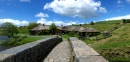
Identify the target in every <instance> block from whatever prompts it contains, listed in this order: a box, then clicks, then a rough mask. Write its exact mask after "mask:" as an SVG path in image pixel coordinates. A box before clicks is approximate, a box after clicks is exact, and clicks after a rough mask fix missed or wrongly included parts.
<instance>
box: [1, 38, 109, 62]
mask: <svg viewBox="0 0 130 62" xmlns="http://www.w3.org/2000/svg"><path fill="white" fill-rule="evenodd" d="M0 62H108V61H107V60H105V59H104V58H103V57H102V56H100V54H98V53H97V52H96V51H95V50H93V49H92V48H91V47H89V46H88V45H86V44H85V43H84V42H83V41H81V40H79V39H77V38H75V37H70V38H69V41H67V40H65V39H63V40H62V38H61V37H60V36H53V37H51V38H47V39H42V40H38V41H35V42H32V43H27V44H24V45H20V46H17V47H13V48H10V49H7V50H5V51H1V52H0Z"/></svg>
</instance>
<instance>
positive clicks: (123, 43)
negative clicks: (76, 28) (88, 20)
mask: <svg viewBox="0 0 130 62" xmlns="http://www.w3.org/2000/svg"><path fill="white" fill-rule="evenodd" d="M117 23H121V21H120V20H119V21H105V22H98V23H96V24H95V25H89V24H86V25H84V26H85V27H93V28H95V29H97V30H99V31H101V32H103V31H105V30H109V29H111V28H113V27H114V26H116V25H117ZM83 41H84V42H86V44H91V47H93V48H94V49H95V50H96V51H97V52H98V53H100V54H101V55H102V56H104V57H105V58H106V59H107V60H109V61H110V62H130V24H126V25H124V26H122V27H120V28H118V29H116V30H114V31H113V32H112V36H111V37H109V38H106V39H102V40H98V41H96V40H89V39H84V40H83Z"/></svg>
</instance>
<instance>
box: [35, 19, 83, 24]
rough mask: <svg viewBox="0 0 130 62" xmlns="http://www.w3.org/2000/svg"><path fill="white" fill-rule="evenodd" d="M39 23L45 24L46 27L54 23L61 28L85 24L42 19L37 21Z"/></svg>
mask: <svg viewBox="0 0 130 62" xmlns="http://www.w3.org/2000/svg"><path fill="white" fill-rule="evenodd" d="M37 23H41V24H45V25H51V24H52V23H55V24H56V25H57V26H61V25H64V26H66V25H72V24H84V23H83V22H82V23H78V22H77V21H75V22H74V21H69V22H63V21H58V20H53V21H48V20H46V19H44V18H41V19H39V20H37Z"/></svg>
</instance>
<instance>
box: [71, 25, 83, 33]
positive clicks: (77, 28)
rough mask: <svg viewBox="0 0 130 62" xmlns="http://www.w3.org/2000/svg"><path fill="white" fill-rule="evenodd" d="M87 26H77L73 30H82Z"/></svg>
mask: <svg viewBox="0 0 130 62" xmlns="http://www.w3.org/2000/svg"><path fill="white" fill-rule="evenodd" d="M84 29H85V28H84V27H82V26H76V27H75V28H74V29H73V31H79V32H80V31H82V30H84Z"/></svg>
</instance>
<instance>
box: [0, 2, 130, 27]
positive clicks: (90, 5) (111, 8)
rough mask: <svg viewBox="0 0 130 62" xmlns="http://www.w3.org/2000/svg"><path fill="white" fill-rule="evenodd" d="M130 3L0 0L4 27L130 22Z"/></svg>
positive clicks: (0, 11) (0, 14)
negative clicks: (32, 23) (35, 24)
mask: <svg viewBox="0 0 130 62" xmlns="http://www.w3.org/2000/svg"><path fill="white" fill-rule="evenodd" d="M129 6H130V0H77V1H75V0H60V1H58V0H0V23H4V22H11V23H13V24H15V25H17V26H24V25H28V24H29V23H30V22H36V23H42V24H46V25H50V24H51V23H55V24H56V25H71V24H84V23H89V22H91V21H95V22H97V21H101V20H118V19H130V7H129Z"/></svg>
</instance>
